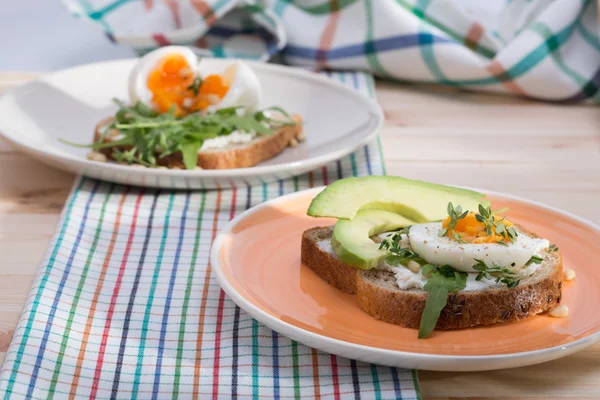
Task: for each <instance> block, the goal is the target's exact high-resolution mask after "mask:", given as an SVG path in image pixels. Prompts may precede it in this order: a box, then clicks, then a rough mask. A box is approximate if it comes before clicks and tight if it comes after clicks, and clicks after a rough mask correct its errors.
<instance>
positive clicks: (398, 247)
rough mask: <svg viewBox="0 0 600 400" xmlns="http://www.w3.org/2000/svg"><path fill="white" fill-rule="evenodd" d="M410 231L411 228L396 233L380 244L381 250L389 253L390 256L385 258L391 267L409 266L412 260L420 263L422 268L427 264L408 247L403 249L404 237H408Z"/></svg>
mask: <svg viewBox="0 0 600 400" xmlns="http://www.w3.org/2000/svg"><path fill="white" fill-rule="evenodd" d="M409 230H410V226H408V227H406V228H402V229H400V230H399V231H397V232H394V233H393V234H392V235H391V236H388V237H387V238H385V239H384V240H383V241H382V242H381V243H380V244H379V249H380V250H388V251H389V254H388V255H387V256H386V258H385V261H386V262H387V263H388V264H389V265H394V266H397V265H407V264H408V262H409V261H411V260H412V261H415V262H417V263H419V265H421V266H423V265H425V264H427V261H425V260H424V259H422V258H421V257H420V256H419V255H418V254H417V253H415V252H414V251H412V250H411V249H409V248H408V247H402V244H401V241H402V235H408V232H409Z"/></svg>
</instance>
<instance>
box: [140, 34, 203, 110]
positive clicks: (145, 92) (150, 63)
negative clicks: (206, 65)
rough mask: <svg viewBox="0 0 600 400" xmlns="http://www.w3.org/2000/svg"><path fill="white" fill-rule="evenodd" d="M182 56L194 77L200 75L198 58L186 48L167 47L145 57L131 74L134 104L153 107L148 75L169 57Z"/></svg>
mask: <svg viewBox="0 0 600 400" xmlns="http://www.w3.org/2000/svg"><path fill="white" fill-rule="evenodd" d="M174 54H180V55H181V56H183V58H184V59H185V60H186V61H187V63H188V64H189V66H190V69H191V71H192V73H193V74H194V76H196V75H197V74H198V57H197V56H196V54H195V53H194V52H193V51H192V50H190V49H189V48H187V47H184V46H165V47H161V48H158V49H156V50H153V51H151V52H149V53H147V54H146V55H144V56H143V57H142V58H140V60H139V61H138V63H137V64H136V66H135V68H134V69H133V70H132V71H131V73H130V74H129V97H130V99H131V102H132V103H136V102H137V101H141V102H142V103H144V104H146V105H148V106H152V92H151V91H150V89H148V84H147V82H148V75H150V73H151V72H152V70H154V69H155V68H156V67H157V65H158V63H159V62H160V61H161V60H162V59H163V58H165V57H167V56H169V55H174Z"/></svg>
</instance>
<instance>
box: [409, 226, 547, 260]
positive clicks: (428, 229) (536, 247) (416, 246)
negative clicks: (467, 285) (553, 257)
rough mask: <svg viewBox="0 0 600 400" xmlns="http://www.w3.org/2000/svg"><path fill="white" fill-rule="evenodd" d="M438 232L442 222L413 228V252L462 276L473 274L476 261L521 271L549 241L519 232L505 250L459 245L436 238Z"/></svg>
mask: <svg viewBox="0 0 600 400" xmlns="http://www.w3.org/2000/svg"><path fill="white" fill-rule="evenodd" d="M441 230H442V223H441V222H434V223H428V224H417V225H413V226H412V227H411V228H410V231H409V239H410V245H411V247H412V249H413V250H414V251H415V252H416V253H417V254H419V256H420V257H421V258H423V259H424V260H425V261H427V262H429V263H432V264H439V265H443V264H447V265H450V266H452V267H454V268H455V269H457V270H459V271H464V272H475V270H474V269H473V265H475V264H476V263H477V262H476V261H475V259H479V260H483V261H484V262H485V263H486V264H487V265H489V266H492V265H497V266H499V267H503V268H520V267H522V266H524V265H525V264H526V263H527V261H529V259H530V258H531V256H532V255H534V254H536V253H538V252H539V251H541V250H543V249H545V248H547V247H548V246H549V242H548V240H546V239H538V238H533V237H531V236H528V235H526V234H524V233H522V232H519V235H518V237H517V239H516V240H515V241H514V242H513V243H509V244H508V245H507V246H502V245H499V244H494V243H482V244H471V243H458V242H457V241H456V240H453V239H450V238H448V237H446V236H444V237H439V233H440V231H441Z"/></svg>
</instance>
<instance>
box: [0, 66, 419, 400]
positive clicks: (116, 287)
mask: <svg viewBox="0 0 600 400" xmlns="http://www.w3.org/2000/svg"><path fill="white" fill-rule="evenodd" d="M331 75H332V77H333V78H336V79H340V80H341V81H343V82H345V83H346V84H348V85H350V86H352V87H356V88H358V89H359V90H361V91H363V92H366V93H370V94H371V95H372V94H373V81H372V79H371V77H370V76H367V75H363V74H356V73H354V74H349V73H348V74H331ZM383 173H384V167H383V163H382V158H381V153H380V152H379V147H378V143H376V142H375V143H371V144H369V145H368V146H365V147H364V148H362V149H360V150H359V151H357V152H356V153H354V154H351V155H350V156H348V157H345V158H343V159H341V160H339V161H336V162H333V163H331V164H329V165H327V166H325V167H323V168H321V169H319V170H317V171H314V172H312V173H309V174H307V175H304V176H301V177H298V178H295V179H292V180H287V181H279V182H274V183H271V184H264V185H262V186H254V187H240V188H237V189H233V190H219V191H195V192H184V191H165V190H154V189H141V188H132V187H124V186H119V185H115V184H110V183H102V182H99V181H94V180H90V179H86V178H81V179H79V180H78V181H77V182H76V184H75V187H74V189H73V192H72V193H71V196H70V197H69V199H68V200H67V205H66V207H65V209H64V211H63V214H62V218H61V221H60V223H59V225H58V230H57V232H56V234H55V235H54V238H53V239H52V241H51V243H50V247H49V249H48V252H47V254H46V256H45V258H44V260H43V262H42V264H41V266H40V268H39V270H38V274H37V277H36V279H35V282H34V284H33V288H32V290H31V292H30V295H29V297H28V300H27V304H26V305H25V309H24V311H23V315H22V316H21V319H20V320H19V323H18V326H17V328H16V330H15V335H14V338H13V340H12V343H11V344H10V347H9V349H8V353H7V355H6V359H5V361H4V365H3V366H2V369H1V372H0V394H4V398H5V399H9V398H15V399H16V398H19V399H20V398H24V397H25V398H31V399H53V398H54V399H66V398H86V399H87V398H90V399H149V398H152V399H167V398H169V399H170V398H173V399H176V398H181V399H188V398H213V399H235V398H255V399H259V398H260V399H271V398H273V399H289V398H295V399H299V398H315V399H316V398H321V399H330V398H331V399H346V398H351V399H358V398H363V399H418V398H419V397H420V396H419V389H418V384H417V378H416V373H415V372H414V371H408V370H399V369H396V368H389V367H381V366H376V365H370V364H365V363H361V362H356V361H353V360H348V359H345V358H342V357H336V356H335V355H330V354H325V353H322V352H320V351H316V350H313V349H310V348H308V347H306V346H303V345H301V344H298V343H296V342H294V341H292V340H290V339H288V338H286V337H283V336H280V335H279V334H277V333H276V332H273V331H271V330H270V329H268V328H266V327H265V326H263V325H261V324H260V323H259V322H257V321H256V320H254V319H252V318H251V317H250V316H249V315H247V314H246V313H245V312H244V311H242V310H240V308H239V307H237V306H236V305H235V304H234V303H233V302H232V301H231V300H230V299H229V298H228V297H227V296H226V295H225V293H224V292H223V291H222V290H221V289H220V287H219V285H218V284H217V282H216V280H215V278H214V277H213V276H211V272H210V265H208V256H209V250H210V246H211V243H212V241H213V239H214V238H215V236H216V234H217V233H218V232H219V230H220V229H222V228H223V227H224V226H225V225H226V224H227V223H228V222H229V220H231V219H232V218H233V217H235V216H236V215H238V214H240V213H241V212H243V211H244V210H246V209H248V208H250V207H252V206H253V205H256V204H258V203H261V202H263V201H266V200H268V199H272V198H275V197H278V196H281V195H283V194H285V193H290V192H294V191H297V190H302V189H306V188H310V187H313V186H319V185H324V184H327V183H329V182H332V181H334V180H336V179H339V178H342V177H345V176H358V175H370V174H374V175H381V174H383Z"/></svg>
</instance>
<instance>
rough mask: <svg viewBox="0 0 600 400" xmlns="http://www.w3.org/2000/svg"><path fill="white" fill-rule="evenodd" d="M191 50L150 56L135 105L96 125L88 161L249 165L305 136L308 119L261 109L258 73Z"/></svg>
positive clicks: (137, 76)
mask: <svg viewBox="0 0 600 400" xmlns="http://www.w3.org/2000/svg"><path fill="white" fill-rule="evenodd" d="M218 65H222V64H215V63H214V62H211V61H210V60H208V61H203V60H200V61H199V60H198V58H197V57H196V55H195V54H194V53H193V52H192V51H191V50H190V49H188V48H186V47H180V46H167V47H163V48H160V49H157V50H155V51H152V52H150V53H148V54H146V55H145V56H144V57H142V58H141V59H140V60H139V61H138V63H137V65H136V67H135V68H134V69H133V70H132V72H131V74H130V76H129V96H130V103H128V104H126V103H124V102H121V101H118V100H115V101H116V103H117V104H118V106H119V110H118V111H117V113H116V114H115V115H114V116H113V117H109V118H106V119H104V120H102V121H99V123H98V124H97V126H96V129H95V131H94V139H93V143H92V144H91V145H86V147H90V148H91V149H92V150H93V151H92V152H90V153H89V154H88V159H90V160H93V161H115V162H119V163H123V164H129V165H136V166H144V167H155V168H174V169H183V168H186V169H226V168H245V167H251V166H254V165H256V164H258V163H259V162H261V161H264V160H267V159H269V158H272V157H274V156H276V155H277V154H279V153H281V152H282V151H283V150H285V149H286V148H287V147H288V146H289V147H296V146H297V145H298V144H299V142H302V141H303V140H304V134H303V133H302V119H301V117H300V116H299V115H291V114H288V113H287V112H286V111H285V110H283V109H282V108H280V107H278V106H276V105H275V106H272V107H269V108H267V109H263V110H257V107H258V106H259V103H260V99H261V85H260V82H259V80H258V77H257V76H256V74H255V73H254V71H253V70H252V68H250V67H249V66H248V65H247V64H245V63H244V62H242V61H234V62H232V63H231V64H230V65H229V66H227V67H226V68H225V69H216V68H215V66H218Z"/></svg>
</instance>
